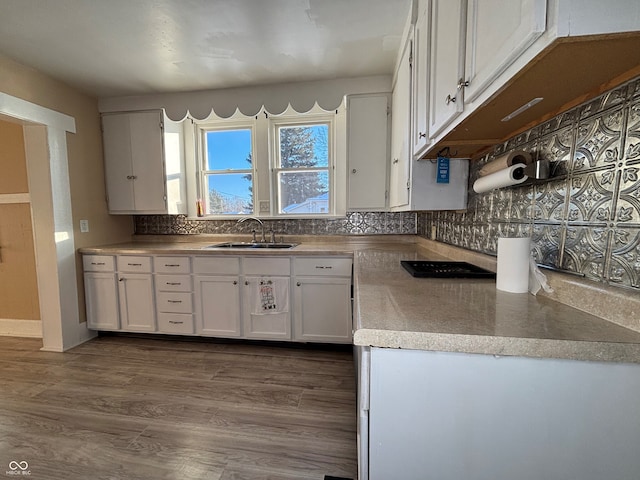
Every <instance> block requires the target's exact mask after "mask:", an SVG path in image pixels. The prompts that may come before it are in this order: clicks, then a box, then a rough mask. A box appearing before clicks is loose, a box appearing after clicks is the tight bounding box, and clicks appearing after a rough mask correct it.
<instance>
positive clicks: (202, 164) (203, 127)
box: [195, 117, 258, 218]
mask: <svg viewBox="0 0 640 480" xmlns="http://www.w3.org/2000/svg"><path fill="white" fill-rule="evenodd" d="M226 130H250V131H251V168H246V169H244V170H231V171H229V173H242V174H246V173H251V175H252V178H253V179H254V181H253V204H254V205H253V206H254V209H256V208H257V207H256V203H255V199H256V197H257V196H258V193H257V190H258V188H257V185H256V182H255V176H256V170H257V168H256V158H255V157H256V156H257V155H256V153H257V151H256V138H255V137H256V120H255V118H252V117H248V118H246V117H245V118H244V119H242V120H231V121H224V122H202V123H199V124H198V133H197V137H198V138H197V142H198V155H197V156H196V158H195V162H196V176H197V193H196V196H197V198H199V199H202V201H203V202H204V208H205V211H206V210H207V208H208V206H209V195H208V194H207V193H205V192H207V181H206V177H207V175H209V174H210V173H211V172H216V173H223V171H216V170H208V169H207V165H206V155H204V152H205V150H206V142H207V141H206V137H207V132H215V131H218V132H221V131H226ZM255 213H256V212H255V211H254V212H253V213H249V214H247V215H249V216H252V215H255ZM231 216H233V215H206V216H205V217H222V218H229V217H231ZM245 216H246V215H245Z"/></svg>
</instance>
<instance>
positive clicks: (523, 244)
mask: <svg viewBox="0 0 640 480" xmlns="http://www.w3.org/2000/svg"><path fill="white" fill-rule="evenodd" d="M530 256H531V238H530V237H522V238H498V263H497V269H496V288H497V289H498V290H502V291H504V292H511V293H526V292H528V291H529V257H530Z"/></svg>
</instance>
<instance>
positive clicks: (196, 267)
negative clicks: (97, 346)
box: [83, 255, 353, 343]
mask: <svg viewBox="0 0 640 480" xmlns="http://www.w3.org/2000/svg"><path fill="white" fill-rule="evenodd" d="M292 258H293V260H292ZM292 263H293V264H294V275H295V277H293V281H294V282H295V286H293V287H292ZM352 263H353V262H352V259H351V258H341V257H336V256H331V257H320V256H314V257H288V256H272V257H266V256H259V257H258V256H231V255H219V256H215V255H207V256H204V255H202V256H192V257H191V256H182V257H177V256H173V257H167V256H153V255H113V256H109V255H85V256H84V257H83V264H84V269H85V273H84V278H85V298H86V306H87V322H88V326H89V328H91V329H95V330H112V331H116V330H121V331H130V332H157V333H166V334H174V335H200V336H212V337H224V338H247V339H260V340H282V341H291V340H293V341H299V342H323V343H350V342H351V338H352V320H351V318H352V313H351V297H352V295H351V283H352V282H351V277H352ZM292 288H293V290H292Z"/></svg>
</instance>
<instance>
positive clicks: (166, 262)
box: [153, 257, 191, 273]
mask: <svg viewBox="0 0 640 480" xmlns="http://www.w3.org/2000/svg"><path fill="white" fill-rule="evenodd" d="M189 260H190V258H189V257H155V258H154V259H153V267H154V271H155V272H156V273H190V272H191V262H190V261H189Z"/></svg>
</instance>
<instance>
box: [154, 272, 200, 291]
mask: <svg viewBox="0 0 640 480" xmlns="http://www.w3.org/2000/svg"><path fill="white" fill-rule="evenodd" d="M156 290H157V291H158V292H190V291H191V276H190V275H156Z"/></svg>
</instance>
